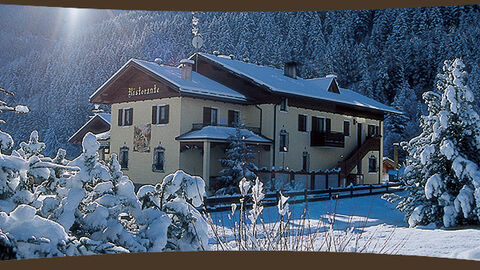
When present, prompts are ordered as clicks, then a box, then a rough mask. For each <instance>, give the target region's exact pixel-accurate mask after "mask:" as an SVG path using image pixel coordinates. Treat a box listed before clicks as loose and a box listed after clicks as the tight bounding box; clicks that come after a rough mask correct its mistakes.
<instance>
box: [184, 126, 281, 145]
mask: <svg viewBox="0 0 480 270" xmlns="http://www.w3.org/2000/svg"><path fill="white" fill-rule="evenodd" d="M234 135H235V128H233V127H225V126H205V127H203V128H201V129H199V130H193V131H189V132H187V133H185V134H182V135H180V136H178V137H177V138H175V139H176V140H179V141H189V140H206V139H209V140H222V141H227V140H228V138H229V137H231V136H234ZM241 135H242V136H245V142H249V143H272V141H271V140H269V139H267V138H265V137H262V136H260V135H258V134H255V133H254V132H252V131H250V130H248V129H241Z"/></svg>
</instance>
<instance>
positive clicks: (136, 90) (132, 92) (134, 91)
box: [128, 84, 160, 97]
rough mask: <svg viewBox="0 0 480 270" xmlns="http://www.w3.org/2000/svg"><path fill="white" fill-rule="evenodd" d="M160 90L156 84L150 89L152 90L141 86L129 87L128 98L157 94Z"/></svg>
mask: <svg viewBox="0 0 480 270" xmlns="http://www.w3.org/2000/svg"><path fill="white" fill-rule="evenodd" d="M159 90H160V89H159V88H158V87H157V85H156V84H154V85H153V87H150V88H142V87H140V86H139V87H129V88H128V97H134V96H141V95H149V94H155V93H158V91H159Z"/></svg>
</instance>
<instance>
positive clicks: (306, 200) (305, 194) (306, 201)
mask: <svg viewBox="0 0 480 270" xmlns="http://www.w3.org/2000/svg"><path fill="white" fill-rule="evenodd" d="M304 197H305V207H307V206H308V194H307V189H305V193H304Z"/></svg>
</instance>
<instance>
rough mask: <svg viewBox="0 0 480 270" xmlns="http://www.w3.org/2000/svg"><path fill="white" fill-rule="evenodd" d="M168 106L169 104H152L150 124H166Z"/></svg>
mask: <svg viewBox="0 0 480 270" xmlns="http://www.w3.org/2000/svg"><path fill="white" fill-rule="evenodd" d="M169 108H170V106H169V105H156V106H152V124H167V123H168V117H169Z"/></svg>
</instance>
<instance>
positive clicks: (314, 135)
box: [310, 131, 345, 148]
mask: <svg viewBox="0 0 480 270" xmlns="http://www.w3.org/2000/svg"><path fill="white" fill-rule="evenodd" d="M310 146H329V147H341V148H343V147H345V135H343V133H341V132H319V131H312V132H310Z"/></svg>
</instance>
